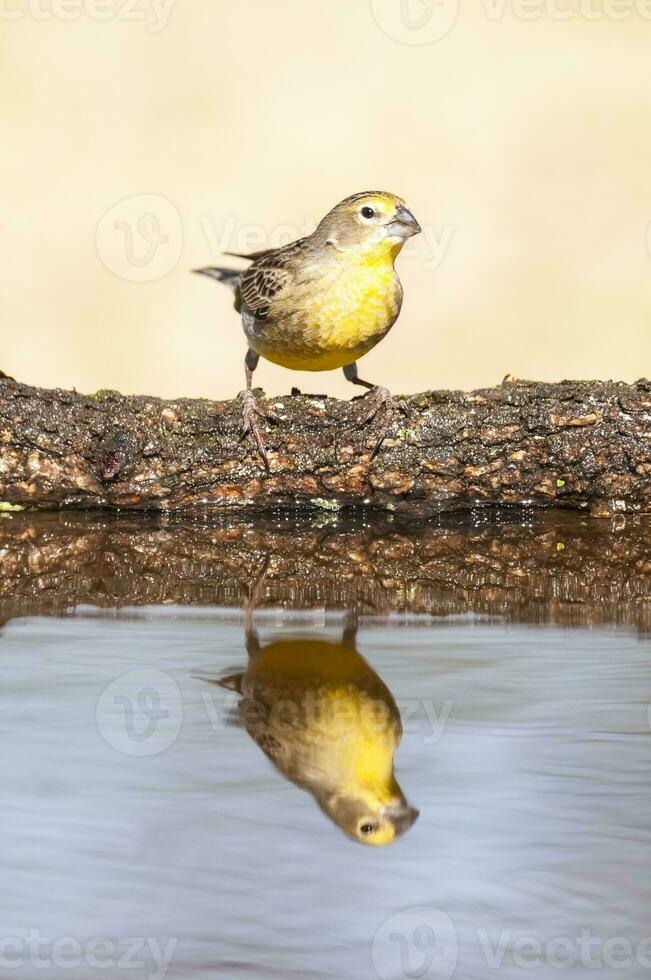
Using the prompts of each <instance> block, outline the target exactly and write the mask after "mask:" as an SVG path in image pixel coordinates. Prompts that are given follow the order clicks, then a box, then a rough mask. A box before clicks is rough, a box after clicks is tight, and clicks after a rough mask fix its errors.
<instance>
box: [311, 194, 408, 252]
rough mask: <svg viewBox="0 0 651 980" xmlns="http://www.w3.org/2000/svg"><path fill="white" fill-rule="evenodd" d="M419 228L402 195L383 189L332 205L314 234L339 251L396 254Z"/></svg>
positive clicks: (353, 196)
mask: <svg viewBox="0 0 651 980" xmlns="http://www.w3.org/2000/svg"><path fill="white" fill-rule="evenodd" d="M420 231H421V227H420V225H419V224H418V222H417V221H416V219H415V217H414V216H413V214H412V213H411V211H410V210H409V209H408V208H407V206H406V204H405V202H404V201H403V199H402V198H401V197H396V195H395V194H389V193H387V192H385V191H364V193H362V194H353V195H352V197H347V198H346V199H345V201H342V202H341V204H338V205H337V206H336V208H333V209H332V211H330V212H329V213H328V214H327V215H326V216H325V218H324V219H323V220H322V221H321V223H320V225H319V227H318V228H317V231H316V234H317V235H319V237H322V238H324V239H325V241H326V242H327V244H329V245H332V246H333V247H334V248H336V249H338V250H339V251H341V252H348V251H364V252H366V251H368V252H377V253H385V252H386V253H389V254H391V255H392V256H394V257H395V256H396V255H397V254H398V252H399V251H400V249H401V248H402V247H403V245H404V244H405V242H406V241H407V240H408V239H409V238H412V237H413V235H418V234H419V233H420Z"/></svg>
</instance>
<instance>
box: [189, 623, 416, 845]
mask: <svg viewBox="0 0 651 980" xmlns="http://www.w3.org/2000/svg"><path fill="white" fill-rule="evenodd" d="M355 637H356V629H355V626H354V625H348V626H347V627H346V628H345V630H344V635H343V639H342V641H341V643H336V642H328V641H325V640H316V639H313V638H311V637H309V636H307V637H301V638H292V639H287V638H285V637H283V638H282V639H279V640H274V641H273V642H272V643H268V644H266V645H264V646H262V645H261V644H260V640H259V638H258V635H257V632H256V631H255V629H254V628H253V625H252V620H251V616H250V615H247V633H246V645H247V651H248V654H249V662H248V666H247V668H246V670H245V671H243V672H241V673H237V674H232V675H230V676H228V677H223V678H221V679H220V680H216V681H211V682H210V683H213V684H218V685H220V686H221V687H224V688H227V689H229V690H235V691H237V692H238V693H239V694H240V695H241V700H240V702H239V704H238V714H239V719H240V722H241V724H242V726H243V727H244V728H245V729H246V730H247V732H248V733H249V735H250V736H251V737H252V738H253V739H254V741H255V742H256V743H257V744H258V745H259V746H260V748H261V749H262V751H263V752H264V753H265V754H266V755H267V756H268V757H269V759H271V761H272V762H273V763H274V765H275V766H276V767H277V768H278V769H279V771H280V772H281V773H282V774H283V776H285V777H286V778H287V779H289V780H291V782H293V783H295V784H296V785H297V786H300V787H301V788H302V789H305V790H307V791H308V792H309V793H311V794H312V796H313V797H314V799H315V800H316V801H317V803H318V804H319V806H320V807H321V809H322V810H323V811H324V812H325V813H326V814H327V815H328V816H329V817H330V819H331V820H333V821H334V823H335V824H336V825H337V826H338V827H340V828H341V830H343V831H344V833H346V834H348V836H349V837H352V838H353V840H356V841H360V842H362V843H363V844H371V845H376V846H380V845H384V844H391V843H392V842H393V841H394V840H396V839H397V838H398V837H399V836H400V835H401V834H403V833H404V832H405V831H406V830H408V829H409V828H410V827H411V826H412V824H413V823H414V821H415V820H416V818H417V817H418V810H416V809H414V808H413V807H411V806H409V805H408V803H407V801H406V800H405V797H404V794H403V792H402V790H401V788H400V786H399V785H398V783H397V781H396V778H395V776H394V771H393V757H394V754H395V751H396V749H397V748H398V744H399V742H400V737H401V734H402V726H401V723H400V713H399V711H398V708H397V705H396V703H395V701H394V699H393V697H392V695H391V692H390V691H389V689H388V688H387V686H386V685H385V684H384V682H383V681H382V680H381V679H380V677H378V675H377V674H376V673H375V671H374V670H372V668H371V667H370V666H369V664H368V663H367V662H366V661H365V660H364V658H363V657H362V656H361V655H360V654H359V653H358V651H357V649H356V642H355ZM204 679H206V678H204Z"/></svg>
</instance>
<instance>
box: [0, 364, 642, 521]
mask: <svg viewBox="0 0 651 980" xmlns="http://www.w3.org/2000/svg"><path fill="white" fill-rule="evenodd" d="M262 405H263V406H266V407H268V408H269V409H270V410H272V411H274V412H275V413H276V414H277V415H278V416H279V417H280V421H279V422H278V424H274V425H271V424H269V425H267V424H266V423H265V425H264V426H263V437H264V439H265V443H266V445H267V447H268V451H269V457H270V461H271V469H272V472H271V475H270V476H267V474H266V473H265V471H264V468H263V466H262V463H261V461H260V459H259V457H258V455H257V453H256V450H255V447H254V446H253V445H252V444H251V442H250V441H246V442H244V443H242V442H241V440H240V423H241V404H240V402H238V401H237V400H235V401H222V402H211V401H204V400H190V399H176V400H173V401H164V400H161V399H158V398H148V397H143V396H127V395H121V394H119V393H117V392H112V391H104V392H98V393H97V394H96V395H92V396H88V395H81V394H78V393H77V392H70V391H60V390H53V391H50V390H44V389H38V388H31V387H28V386H26V385H23V384H19V383H18V382H16V381H13V380H12V379H10V378H7V377H6V376H3V377H1V378H0V506H1V505H2V504H13V505H16V504H17V505H21V506H25V507H36V508H41V509H61V508H105V509H112V510H117V509H124V508H133V509H139V510H142V509H153V510H163V511H167V510H170V511H186V512H195V513H197V512H202V511H214V510H216V509H219V510H222V509H224V508H232V509H237V508H242V507H247V508H251V509H258V510H268V509H270V508H278V507H287V508H292V509H294V510H307V509H314V508H317V509H318V508H322V509H326V510H329V509H338V508H341V507H344V506H365V507H373V508H379V509H382V510H389V511H393V512H395V513H398V514H404V515H406V516H408V517H416V518H424V517H429V516H432V515H436V514H439V513H441V512H445V511H455V510H467V509H470V508H474V507H477V506H480V505H488V504H500V505H502V504H511V505H512V504H516V505H523V506H543V507H550V506H553V507H562V508H569V509H574V510H582V511H587V512H589V513H590V514H591V515H593V516H599V517H603V516H608V515H609V514H612V513H618V512H622V511H627V512H635V513H649V512H651V383H650V382H648V381H646V380H642V381H639V382H638V383H637V384H634V385H626V384H616V383H612V382H569V381H565V382H561V383H559V384H542V383H533V382H525V381H516V380H513V379H506V380H505V382H504V383H503V384H501V385H499V386H498V387H496V388H490V389H484V390H481V391H475V392H471V393H463V392H456V391H453V392H427V393H425V394H421V395H413V396H411V397H409V398H407V399H406V400H405V406H406V409H407V412H406V414H405V416H404V417H403V416H399V417H398V419H397V420H396V426H395V429H396V431H395V437H394V438H391V439H387V441H386V443H385V447H384V448H383V450H382V451H381V453H380V455H379V456H378V457H377V458H376V459H375V460H373V461H371V459H370V456H371V451H372V448H373V445H374V441H375V439H374V430H373V427H372V426H371V427H370V428H366V429H364V428H360V424H361V421H362V419H363V418H364V416H365V414H366V409H365V407H364V404H363V402H361V403H360V401H353V402H346V401H338V400H335V399H327V398H322V397H310V396H297V397H292V396H283V397H281V398H275V399H269V400H266V401H265V400H262Z"/></svg>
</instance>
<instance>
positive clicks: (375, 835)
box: [320, 783, 419, 847]
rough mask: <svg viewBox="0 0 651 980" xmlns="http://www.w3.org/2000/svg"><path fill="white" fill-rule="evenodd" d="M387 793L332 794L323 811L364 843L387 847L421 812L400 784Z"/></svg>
mask: <svg viewBox="0 0 651 980" xmlns="http://www.w3.org/2000/svg"><path fill="white" fill-rule="evenodd" d="M394 787H395V792H393V793H391V794H389V795H387V794H386V793H384V792H378V791H375V790H373V789H366V788H361V787H360V788H359V789H357V790H356V791H355V792H354V793H351V794H348V793H346V794H343V793H332V794H330V795H329V796H327V797H326V798H325V799H323V800H321V801H320V803H321V806H322V808H323V810H324V811H325V812H326V813H327V814H328V816H329V817H330V819H331V820H333V821H334V823H336V824H337V826H338V827H340V828H341V830H343V832H344V833H345V834H348V836H349V837H352V838H353V840H356V841H359V842H360V843H361V844H368V845H370V846H371V847H383V846H384V845H385V844H392V843H393V842H394V841H395V840H397V839H398V837H401V836H402V834H404V833H406V831H408V830H409V828H410V827H411V826H412V824H414V823H415V822H416V820H417V819H418V814H419V811H418V810H416V809H415V808H414V807H412V806H409V804H408V803H407V801H406V799H405V798H404V796H403V795H402V792H401V790H400V787H399V786H398V785H397V783H394Z"/></svg>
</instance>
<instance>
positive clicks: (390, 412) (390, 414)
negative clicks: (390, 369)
mask: <svg viewBox="0 0 651 980" xmlns="http://www.w3.org/2000/svg"><path fill="white" fill-rule="evenodd" d="M367 398H369V399H371V400H372V401H373V407H372V408H371V411H370V412H369V413H368V415H367V416H366V418H365V419H364V422H363V425H369V423H370V422H372V421H373V420H374V419H375V418H376V417H377V416H378V415H379V413H380V412H384V422H383V424H382V430H381V432H380V436H379V438H378V440H377V442H376V443H375V446H374V448H373V452H372V453H371V459H375V457H376V456H377V454H378V453H379V451H380V449H381V448H382V444H383V442H384V440H385V439H386V437H387V436H388V435H389V432H390V431H391V423H392V422H393V418H394V415H395V412H396V409H397V410H398V411H399V412H402V414H403V415H406V414H407V413H408V411H409V410H408V408H407V406H406V405H405V404H404V402H401V401H396V399H395V398H394V397H393V395H392V394H391V392H390V391H389V389H388V388H385V387H383V385H376V386H375V388H372V389H371V391H370V392H369V394H368V395H367Z"/></svg>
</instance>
